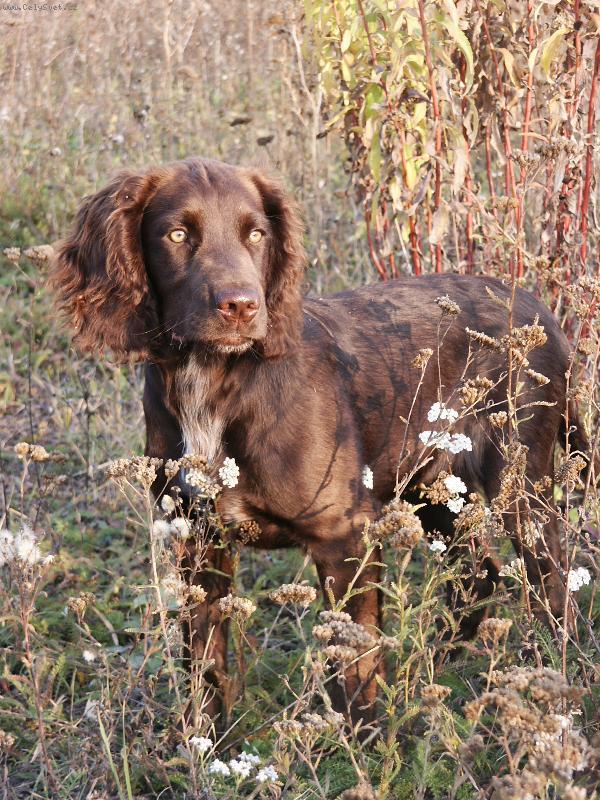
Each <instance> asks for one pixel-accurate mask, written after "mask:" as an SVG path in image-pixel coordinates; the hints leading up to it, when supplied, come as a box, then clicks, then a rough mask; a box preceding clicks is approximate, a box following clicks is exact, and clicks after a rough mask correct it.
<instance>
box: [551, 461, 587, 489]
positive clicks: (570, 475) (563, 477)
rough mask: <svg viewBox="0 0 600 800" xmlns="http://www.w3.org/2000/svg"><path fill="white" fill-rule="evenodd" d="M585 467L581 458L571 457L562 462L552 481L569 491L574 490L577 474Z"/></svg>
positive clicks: (585, 464) (584, 462) (577, 478)
mask: <svg viewBox="0 0 600 800" xmlns="http://www.w3.org/2000/svg"><path fill="white" fill-rule="evenodd" d="M586 467H587V462H586V461H585V459H584V458H582V457H581V456H571V457H570V458H566V459H564V460H563V461H562V463H561V464H560V465H559V466H558V468H557V469H556V472H555V473H554V480H555V481H556V483H557V484H558V485H559V486H567V487H568V488H569V490H570V491H572V490H573V489H574V488H575V485H576V483H577V481H578V480H579V474H580V473H581V472H582V471H583V470H584V469H585V468H586Z"/></svg>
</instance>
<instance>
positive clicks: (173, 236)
mask: <svg viewBox="0 0 600 800" xmlns="http://www.w3.org/2000/svg"><path fill="white" fill-rule="evenodd" d="M187 238H188V236H187V233H186V232H185V231H184V230H183V228H175V230H174V231H171V233H170V234H169V239H170V240H171V241H172V242H175V244H181V242H185V240H186V239H187Z"/></svg>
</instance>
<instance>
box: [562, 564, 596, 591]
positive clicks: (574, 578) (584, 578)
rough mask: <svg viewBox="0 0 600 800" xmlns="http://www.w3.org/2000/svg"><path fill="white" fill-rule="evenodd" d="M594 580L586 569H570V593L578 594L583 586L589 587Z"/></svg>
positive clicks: (568, 582)
mask: <svg viewBox="0 0 600 800" xmlns="http://www.w3.org/2000/svg"><path fill="white" fill-rule="evenodd" d="M591 580H592V576H591V575H590V573H589V570H587V569H586V568H585V567H578V569H570V570H569V575H568V577H567V586H568V588H569V591H570V592H577V591H578V590H579V589H581V587H582V586H584V585H585V586H587V585H588V584H589V582H590V581H591Z"/></svg>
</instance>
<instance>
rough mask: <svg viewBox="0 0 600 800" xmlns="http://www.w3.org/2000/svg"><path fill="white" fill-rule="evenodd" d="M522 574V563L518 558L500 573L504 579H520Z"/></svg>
mask: <svg viewBox="0 0 600 800" xmlns="http://www.w3.org/2000/svg"><path fill="white" fill-rule="evenodd" d="M522 574H523V570H522V566H521V561H520V560H519V559H518V558H514V559H513V560H512V561H511V562H510V564H505V565H504V566H503V567H501V568H500V571H499V572H498V575H500V576H501V577H502V578H520V577H521V576H522Z"/></svg>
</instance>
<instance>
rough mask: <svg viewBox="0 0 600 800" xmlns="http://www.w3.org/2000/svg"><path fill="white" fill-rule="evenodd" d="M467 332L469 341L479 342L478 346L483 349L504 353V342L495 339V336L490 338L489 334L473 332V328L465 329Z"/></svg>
mask: <svg viewBox="0 0 600 800" xmlns="http://www.w3.org/2000/svg"><path fill="white" fill-rule="evenodd" d="M465 331H466V334H467V336H468V337H469V339H472V340H473V341H474V342H477V344H479V345H481V347H488V348H489V349H490V350H494V351H496V352H497V353H500V352H502V350H503V349H504V348H503V346H502V342H500V340H499V339H495V338H494V337H493V336H488V335H487V333H483V332H482V331H473V330H471V328H465Z"/></svg>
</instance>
